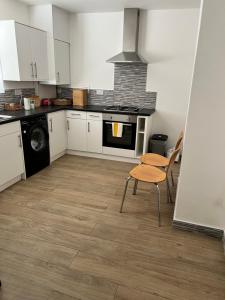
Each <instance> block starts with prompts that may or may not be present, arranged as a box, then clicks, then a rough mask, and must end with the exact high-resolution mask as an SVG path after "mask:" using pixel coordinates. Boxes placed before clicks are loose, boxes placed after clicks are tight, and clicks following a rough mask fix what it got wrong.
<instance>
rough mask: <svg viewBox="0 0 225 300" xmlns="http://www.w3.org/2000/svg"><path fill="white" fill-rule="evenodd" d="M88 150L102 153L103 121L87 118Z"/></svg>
mask: <svg viewBox="0 0 225 300" xmlns="http://www.w3.org/2000/svg"><path fill="white" fill-rule="evenodd" d="M87 127H88V128H87V151H88V152H95V153H102V121H93V120H87Z"/></svg>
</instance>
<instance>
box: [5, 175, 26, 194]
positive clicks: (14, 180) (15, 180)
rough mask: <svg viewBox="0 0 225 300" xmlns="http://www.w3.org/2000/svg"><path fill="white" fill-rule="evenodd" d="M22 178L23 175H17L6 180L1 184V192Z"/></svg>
mask: <svg viewBox="0 0 225 300" xmlns="http://www.w3.org/2000/svg"><path fill="white" fill-rule="evenodd" d="M21 179H22V175H20V176H17V177H15V178H13V179H12V180H10V181H8V182H6V183H5V184H3V185H1V186H0V192H2V191H3V190H5V189H7V188H8V187H10V186H11V185H13V184H15V183H17V182H18V181H20V180H21Z"/></svg>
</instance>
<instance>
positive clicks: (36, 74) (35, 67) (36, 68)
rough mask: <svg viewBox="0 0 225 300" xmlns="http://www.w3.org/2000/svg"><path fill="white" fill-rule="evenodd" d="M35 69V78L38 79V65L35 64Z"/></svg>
mask: <svg viewBox="0 0 225 300" xmlns="http://www.w3.org/2000/svg"><path fill="white" fill-rule="evenodd" d="M34 68H35V77H36V78H37V63H36V62H35V63H34Z"/></svg>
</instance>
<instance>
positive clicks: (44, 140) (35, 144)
mask: <svg viewBox="0 0 225 300" xmlns="http://www.w3.org/2000/svg"><path fill="white" fill-rule="evenodd" d="M30 146H31V149H32V150H33V151H34V152H43V151H45V150H46V148H47V147H48V135H47V133H46V131H45V129H44V128H43V127H41V126H34V127H32V128H31V130H30Z"/></svg>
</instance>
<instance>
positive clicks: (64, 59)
mask: <svg viewBox="0 0 225 300" xmlns="http://www.w3.org/2000/svg"><path fill="white" fill-rule="evenodd" d="M55 72H56V74H55V76H56V83H57V84H69V83H70V45H69V44H68V43H65V42H62V41H59V40H55Z"/></svg>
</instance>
